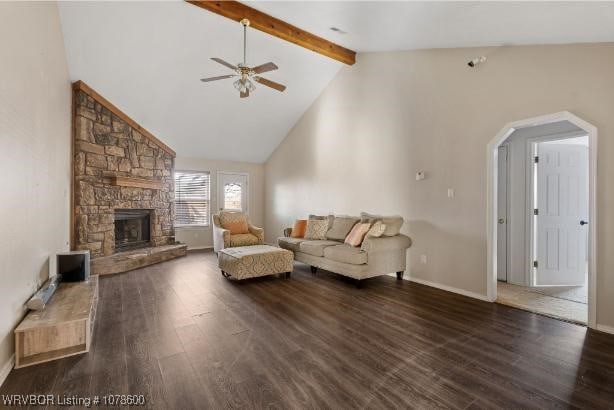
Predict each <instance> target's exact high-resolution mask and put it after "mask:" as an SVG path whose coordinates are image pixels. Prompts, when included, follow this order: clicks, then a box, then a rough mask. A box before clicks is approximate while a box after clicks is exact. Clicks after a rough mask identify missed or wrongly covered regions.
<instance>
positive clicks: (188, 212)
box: [175, 171, 211, 226]
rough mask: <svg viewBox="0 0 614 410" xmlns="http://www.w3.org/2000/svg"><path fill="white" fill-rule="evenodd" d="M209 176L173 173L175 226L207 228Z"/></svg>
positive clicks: (189, 172)
mask: <svg viewBox="0 0 614 410" xmlns="http://www.w3.org/2000/svg"><path fill="white" fill-rule="evenodd" d="M210 180H211V178H210V175H209V173H208V172H201V171H175V226H182V225H183V226H185V225H204V226H209V212H210V207H209V205H210V203H211V202H210V197H209V192H210V189H209V188H210Z"/></svg>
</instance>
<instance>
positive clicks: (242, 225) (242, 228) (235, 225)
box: [222, 221, 249, 235]
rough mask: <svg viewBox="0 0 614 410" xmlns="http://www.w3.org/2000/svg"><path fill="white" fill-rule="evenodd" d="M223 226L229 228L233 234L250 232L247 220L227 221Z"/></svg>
mask: <svg viewBox="0 0 614 410" xmlns="http://www.w3.org/2000/svg"><path fill="white" fill-rule="evenodd" d="M222 227H223V228H224V229H228V230H229V231H230V234H231V235H238V234H242V233H248V232H249V227H248V226H247V222H246V221H237V222H226V223H225V224H224V225H223V226H222Z"/></svg>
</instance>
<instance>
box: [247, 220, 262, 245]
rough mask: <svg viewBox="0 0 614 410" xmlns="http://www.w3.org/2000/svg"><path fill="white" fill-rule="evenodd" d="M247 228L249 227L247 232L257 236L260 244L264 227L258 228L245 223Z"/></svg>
mask: <svg viewBox="0 0 614 410" xmlns="http://www.w3.org/2000/svg"><path fill="white" fill-rule="evenodd" d="M247 228H248V229H249V233H251V234H252V235H254V236H256V237H257V238H258V243H259V244H261V245H262V244H263V243H264V229H262V228H258V227H257V226H254V225H252V224H249V225H247Z"/></svg>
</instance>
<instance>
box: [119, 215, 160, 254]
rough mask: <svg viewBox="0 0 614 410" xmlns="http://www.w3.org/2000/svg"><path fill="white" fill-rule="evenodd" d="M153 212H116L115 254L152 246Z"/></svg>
mask: <svg viewBox="0 0 614 410" xmlns="http://www.w3.org/2000/svg"><path fill="white" fill-rule="evenodd" d="M150 241H151V210H150V209H116V210H115V252H123V251H127V250H130V249H137V248H142V247H146V246H150Z"/></svg>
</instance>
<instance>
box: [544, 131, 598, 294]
mask: <svg viewBox="0 0 614 410" xmlns="http://www.w3.org/2000/svg"><path fill="white" fill-rule="evenodd" d="M536 146H537V157H538V162H537V163H536V164H535V167H534V169H535V176H536V177H535V193H534V195H535V197H534V199H535V208H536V209H537V211H534V213H537V215H536V216H534V218H535V219H534V227H535V233H536V234H535V241H536V247H535V250H536V261H537V267H536V271H535V285H537V286H580V285H584V283H585V281H586V272H587V263H586V261H587V250H588V249H587V245H588V226H587V224H588V222H589V221H588V219H587V217H588V193H589V192H588V147H587V146H584V145H572V144H564V143H561V141H558V142H553V141H549V142H539V143H536Z"/></svg>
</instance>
